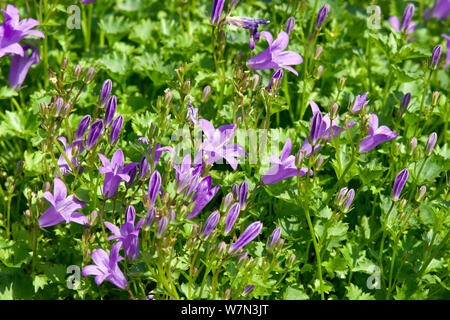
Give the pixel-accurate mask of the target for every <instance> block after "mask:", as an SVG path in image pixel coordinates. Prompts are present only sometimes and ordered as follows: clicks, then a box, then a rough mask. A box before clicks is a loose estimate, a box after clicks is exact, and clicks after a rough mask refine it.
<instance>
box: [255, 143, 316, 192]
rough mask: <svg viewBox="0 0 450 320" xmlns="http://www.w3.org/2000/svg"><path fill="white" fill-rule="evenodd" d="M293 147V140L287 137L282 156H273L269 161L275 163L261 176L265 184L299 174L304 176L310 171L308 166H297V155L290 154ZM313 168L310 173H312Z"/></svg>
mask: <svg viewBox="0 0 450 320" xmlns="http://www.w3.org/2000/svg"><path fill="white" fill-rule="evenodd" d="M291 149H292V141H291V139H289V138H287V140H286V143H285V144H284V147H283V150H282V151H281V156H280V158H278V157H276V156H271V157H270V158H269V162H270V163H273V164H274V165H273V166H272V167H270V168H269V170H268V171H267V172H266V174H265V175H264V176H263V177H262V178H261V180H262V182H264V184H274V183H277V182H279V181H281V180H284V179H287V178H290V177H295V176H297V175H300V176H304V175H305V174H306V173H307V172H308V168H306V167H303V168H301V169H300V170H299V169H298V168H297V167H296V166H295V156H293V155H290V154H291ZM312 174H313V172H312V170H311V171H310V175H312Z"/></svg>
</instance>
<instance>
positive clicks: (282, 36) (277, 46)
mask: <svg viewBox="0 0 450 320" xmlns="http://www.w3.org/2000/svg"><path fill="white" fill-rule="evenodd" d="M261 35H262V36H263V37H264V38H265V39H266V40H267V42H268V43H269V47H268V48H267V49H266V50H264V51H263V52H261V53H259V54H257V55H256V56H254V57H253V58H250V59H249V60H248V61H247V65H248V66H249V67H250V68H252V69H255V70H266V69H279V68H283V69H287V70H289V71H291V72H292V73H294V74H295V75H296V76H298V73H297V71H296V70H295V69H294V68H292V67H291V66H292V65H297V64H300V63H302V62H303V58H302V57H301V56H300V55H299V54H298V53H297V52H293V51H284V50H285V49H286V47H287V45H288V43H289V36H288V34H287V33H286V32H285V31H281V32H280V33H279V34H278V37H277V39H276V40H275V41H273V36H272V34H271V33H270V32H268V31H262V32H261Z"/></svg>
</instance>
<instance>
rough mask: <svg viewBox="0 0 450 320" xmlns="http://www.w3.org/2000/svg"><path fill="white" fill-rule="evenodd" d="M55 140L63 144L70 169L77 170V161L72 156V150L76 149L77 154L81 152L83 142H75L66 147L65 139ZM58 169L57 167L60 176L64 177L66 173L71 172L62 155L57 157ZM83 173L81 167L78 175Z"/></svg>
mask: <svg viewBox="0 0 450 320" xmlns="http://www.w3.org/2000/svg"><path fill="white" fill-rule="evenodd" d="M56 140H58V141H60V142H61V143H62V144H63V146H64V148H63V150H64V153H65V154H66V157H67V159H68V160H69V161H70V164H71V165H72V167H73V168H75V169H76V168H78V159H77V158H76V157H74V156H73V155H72V149H73V148H75V147H77V148H78V153H81V152H83V150H84V148H83V141H82V140H75V141H74V142H72V143H71V144H70V145H69V146H68V147H67V141H66V137H59V138H57V139H56ZM58 167H59V170H60V171H61V174H62V175H65V174H66V173H67V172H72V169H71V168H70V165H69V164H68V163H67V161H66V158H65V157H64V155H63V154H61V155H60V156H59V159H58ZM83 171H84V168H83V167H81V168H80V173H82V172H83Z"/></svg>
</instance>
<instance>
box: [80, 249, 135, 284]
mask: <svg viewBox="0 0 450 320" xmlns="http://www.w3.org/2000/svg"><path fill="white" fill-rule="evenodd" d="M120 246H121V244H120V243H116V244H114V245H113V246H112V248H111V252H110V254H109V256H108V254H107V253H106V252H105V250H103V249H97V250H95V251H94V252H92V260H94V263H95V265H93V264H91V265H87V266H85V267H84V268H83V271H81V274H82V275H83V276H95V283H96V284H97V285H101V284H102V282H103V281H104V280H105V279H106V280H108V281H109V282H111V283H112V284H114V285H116V286H117V287H119V288H120V289H125V288H126V287H127V285H128V282H127V279H125V276H124V274H123V273H122V271H121V270H120V268H119V265H118V262H119V261H121V260H123V258H122V257H121V256H119V250H120Z"/></svg>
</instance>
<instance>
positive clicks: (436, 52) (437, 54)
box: [430, 44, 442, 69]
mask: <svg viewBox="0 0 450 320" xmlns="http://www.w3.org/2000/svg"><path fill="white" fill-rule="evenodd" d="M441 54H442V46H441V45H440V44H438V45H437V46H436V47H434V49H433V53H432V54H431V63H430V67H431V68H434V69H436V68H437V66H438V64H439V59H440V58H441Z"/></svg>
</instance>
